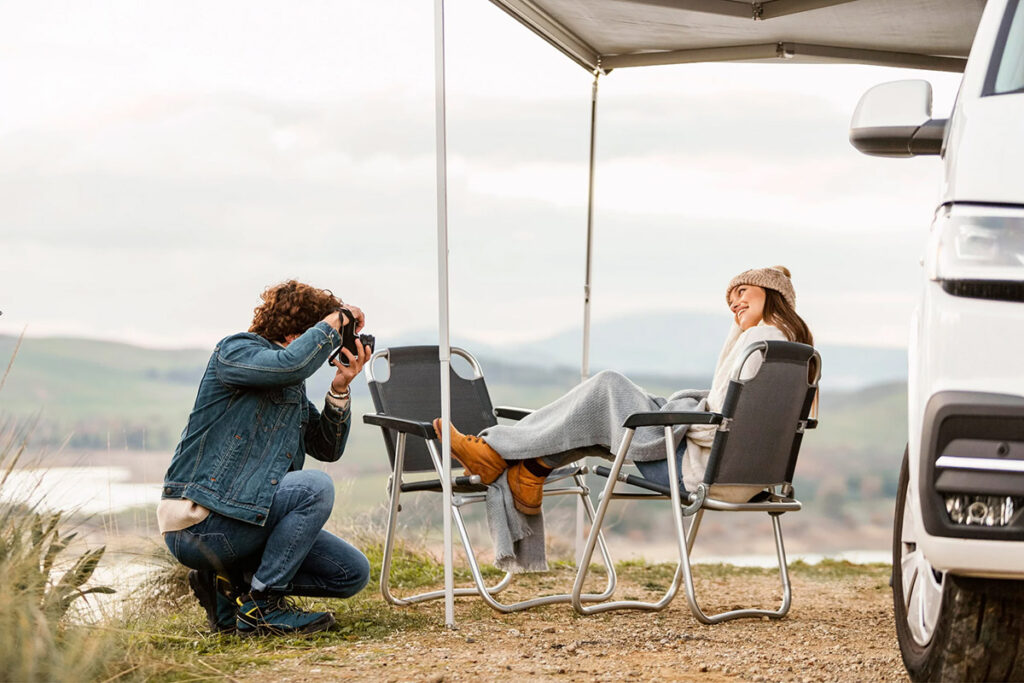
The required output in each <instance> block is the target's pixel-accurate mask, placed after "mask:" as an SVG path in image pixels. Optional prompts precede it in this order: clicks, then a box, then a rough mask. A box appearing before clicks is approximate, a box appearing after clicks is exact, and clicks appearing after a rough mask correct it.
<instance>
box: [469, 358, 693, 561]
mask: <svg viewBox="0 0 1024 683" xmlns="http://www.w3.org/2000/svg"><path fill="white" fill-rule="evenodd" d="M707 394H708V392H707V391H697V390H687V391H679V392H676V393H674V394H672V396H670V397H669V398H667V399H666V398H662V397H660V396H654V395H652V394H648V393H647V392H646V391H644V390H643V389H642V388H640V387H639V386H637V385H636V384H634V383H633V382H631V381H630V380H629V379H627V378H626V377H624V376H622V375H620V374H618V373H616V372H611V371H604V372H600V373H598V374H596V375H594V376H593V377H591V378H590V379H588V380H587V381H586V382H583V383H581V384H579V385H577V386H576V387H575V388H573V389H572V390H571V391H569V393H567V394H565V395H564V396H562V397H561V398H559V399H557V400H555V401H554V402H552V403H549V404H548V405H546V406H544V407H543V408H541V409H539V410H537V411H535V412H534V413H532V414H530V415H529V416H527V417H525V418H523V419H522V420H520V421H519V422H518V423H516V424H514V425H497V426H494V427H490V428H488V429H485V430H484V431H483V432H481V433H480V436H481V437H483V438H484V440H486V441H487V443H488V444H489V445H490V446H491V448H493V449H494V450H496V451H497V452H498V453H500V454H501V456H502V457H503V458H505V459H506V460H526V459H528V458H537V457H541V456H558V455H560V454H564V453H569V452H571V451H572V452H573V453H571V454H570V456H569V457H571V456H578V455H579V451H578V450H577V449H592V451H590V452H593V453H595V454H604V455H605V457H607V456H608V452H611V453H615V452H616V451H617V450H618V448H619V445H620V444H621V443H622V439H623V437H624V436H625V433H626V430H625V429H623V428H622V423H623V422H625V420H626V418H627V417H628V416H629V415H631V414H633V413H639V412H657V411H685V410H703V409H704V408H705V399H706V398H707ZM685 436H686V425H678V426H676V427H674V428H673V430H672V439H673V442H672V450H673V452H675V449H676V448H678V447H679V444H680V443H681V442H682V440H683V438H684V437H685ZM665 454H666V452H665V438H664V429H663V428H662V427H641V428H639V429H637V430H636V434H635V435H634V436H633V441H632V442H631V444H630V447H629V458H630V459H631V460H633V461H637V462H650V461H653V460H664V459H665ZM486 505H487V523H488V527H489V529H490V532H491V539H492V540H493V541H494V550H495V566H496V567H498V568H499V569H503V570H505V571H512V572H532V571H544V570H546V569H547V561H546V558H545V552H544V519H543V514H541V515H533V516H530V515H523V514H522V513H520V512H519V511H518V510H516V509H515V507H514V506H513V505H512V493H511V491H509V488H508V481H507V480H506V478H505V475H504V474H503V475H502V476H501V477H500V478H499V479H498V480H497V481H496V482H494V484H492V485H491V486H490V487H489V488H488V490H487V504H486Z"/></svg>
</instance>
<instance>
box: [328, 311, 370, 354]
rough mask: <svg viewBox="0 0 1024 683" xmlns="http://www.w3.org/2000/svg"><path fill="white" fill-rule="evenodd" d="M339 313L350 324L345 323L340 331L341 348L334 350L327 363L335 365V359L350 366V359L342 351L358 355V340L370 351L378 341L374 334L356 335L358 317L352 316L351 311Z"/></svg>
mask: <svg viewBox="0 0 1024 683" xmlns="http://www.w3.org/2000/svg"><path fill="white" fill-rule="evenodd" d="M338 312H339V313H340V314H342V316H343V318H348V322H347V323H343V324H342V326H341V329H339V330H338V332H339V333H340V334H341V346H339V347H338V348H336V349H335V350H334V352H333V353H332V354H331V356H330V358H328V359H327V362H328V363H334V359H335V358H337V359H338V360H339V361H341V364H342V365H345V366H348V358H347V357H346V356H344V355H343V354H342V353H341V350H342V349H348V350H349V351H350V352H352V355H357V354H358V351H357V349H356V339H358V340H359V341H360V342H362V344H363V346H364V347H365V348H369V349H373V346H374V342H375V341H376V340H375V339H374V338H373V335H372V334H356V317H355V316H354V315H352V312H351V311H350V310H348V309H347V308H339V309H338Z"/></svg>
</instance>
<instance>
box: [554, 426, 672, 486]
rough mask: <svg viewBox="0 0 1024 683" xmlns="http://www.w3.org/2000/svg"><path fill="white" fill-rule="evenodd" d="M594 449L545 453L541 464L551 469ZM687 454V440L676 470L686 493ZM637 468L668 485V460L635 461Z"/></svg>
mask: <svg viewBox="0 0 1024 683" xmlns="http://www.w3.org/2000/svg"><path fill="white" fill-rule="evenodd" d="M592 453H594V451H590V452H588V450H587V449H584V448H578V449H576V450H572V451H568V452H566V453H558V454H556V455H545V456H544V457H542V458H538V460H540V462H541V464H543V465H544V466H546V467H550V468H551V469H555V468H558V467H562V466H563V465H568V464H569V463H571V462H573V461H575V460H578V459H579V458H581V457H583V456H586V455H590V454H592ZM685 454H686V440H685V439H684V440H683V441H682V443H680V444H679V448H677V449H676V471H677V472H678V473H679V492H680V493H681V494H685V493H686V487H685V486H684V485H683V455H685ZM606 457H607V459H608V460H613V458H612V457H611V456H610V455H609V456H606ZM633 464H634V465H636V468H637V469H638V470H640V474H642V475H643V477H644V479H648V480H650V481H653V482H654V483H655V484H661V485H662V486H668V482H669V479H668V460H665V459H662V460H651V461H649V462H635V463H633Z"/></svg>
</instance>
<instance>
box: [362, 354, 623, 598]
mask: <svg viewBox="0 0 1024 683" xmlns="http://www.w3.org/2000/svg"><path fill="white" fill-rule="evenodd" d="M451 351H452V354H453V355H456V356H460V357H462V358H463V359H465V360H466V361H467V362H468V363H469V365H470V367H471V368H472V371H473V376H472V377H471V378H469V379H466V378H463V377H461V376H459V375H458V373H456V372H455V371H454V369H453V370H452V371H451V375H450V377H451V415H452V423H453V424H455V425H457V426H458V427H459V428H460V429H463V430H465V431H466V432H467V433H471V434H476V433H478V432H480V431H481V430H483V429H486V428H487V427H491V426H494V425H496V424H497V423H498V421H497V419H496V418H498V417H501V418H508V419H513V420H521V419H522V418H524V417H526V416H527V415H529V414H530V413H531V412H532V411H530V410H524V409H522V408H505V407H499V408H492V406H491V399H490V396H489V395H488V393H487V386H486V385H485V383H484V378H483V372H482V370H481V369H480V364H479V363H478V362H477V360H476V359H475V358H474V357H473V356H472V355H470V354H469V353H468V352H466V351H464V350H463V349H459V348H455V347H453V348H452V350H451ZM380 359H384V360H386V361H387V364H388V376H387V378H386V379H378V378H377V376H376V374H375V371H374V369H375V366H376V363H377V361H378V360H380ZM440 367H441V366H440V361H439V360H438V348H437V347H436V346H406V347H394V348H390V349H383V350H381V351H378V352H377V353H374V354H373V356H372V357H371V359H370V363H369V365H368V369H367V375H368V377H367V379H368V383H369V385H370V395H371V396H372V398H373V405H374V408H375V409H376V410H377V414H375V415H373V414H371V415H364V416H363V422H365V423H367V424H371V425H376V426H378V427H380V428H381V431H382V432H383V435H384V443H385V446H386V447H387V452H388V458H389V460H390V461H391V477H390V478H389V480H388V495H389V499H390V509H389V512H388V529H387V536H386V538H385V541H384V559H383V566H382V567H381V574H380V590H381V594H382V595H383V596H384V599H385V600H386V601H388V602H389V603H391V604H392V605H411V604H414V603H418V602H423V601H425V600H434V599H437V598H443V597H444V591H443V590H438V591H430V592H427V593H420V594H418V595H411V596H408V597H404V598H403V597H398V596H395V595H394V594H392V592H391V588H390V585H389V580H390V573H391V558H392V551H393V549H394V543H395V535H396V529H397V524H398V513H399V512H400V511H401V505H400V504H399V498H400V496H401V495H402V494H405V493H412V492H418V491H431V492H435V493H438V492H441V490H442V489H441V477H442V476H444V473H443V472H442V467H441V452H440V450H441V449H440V443H439V442H438V441H437V439H436V437H435V434H434V428H433V425H432V424H431V421H432V420H433V418H435V417H437V416H438V415H440V414H441V400H440V395H441V371H440ZM410 437H412V438H410ZM431 471H432V472H434V473H435V474H436V475H437V478H436V479H428V480H419V481H405V480H404V475H406V474H411V473H421V472H431ZM585 474H586V468H584V467H578V466H576V465H572V466H569V467H563V468H559V469H557V470H555V471H554V472H552V473H551V475H550V476H549V477H548V480H547V481H548V486H547V487H546V488H545V489H544V498H545V500H547V498H548V497H549V496H555V495H578V496H580V498H581V499H582V500H583V502H584V509H585V510H586V513H587V518H588V521H590V522H593V520H594V506H593V503H591V501H590V496H589V495H588V494H589V489H588V488H587V486H586V483H585V481H584V475H585ZM566 480H571V485H569V486H566V485H561V486H552V484H557V483H558V482H565V481H566ZM486 490H487V487H486V486H484V485H482V484H481V483H480V477H479V476H477V475H472V476H456V477H452V493H453V496H452V504H451V515H452V518H453V519H454V521H455V525H456V527H457V528H458V531H459V536H460V537H461V538H462V545H463V547H464V548H465V550H466V557H467V559H468V561H469V568H470V571H471V573H472V575H473V582H474V583H475V584H476V585H475V587H473V588H456V589H455V595H457V596H462V595H476V594H479V595H480V597H481V598H482V599H483V601H484V602H485V603H487V604H488V605H489V606H490V607H492V608H493V609H495V610H497V611H499V612H516V611H519V610H524V609H528V608H531V607H536V606H538V605H547V604H552V603H562V602H565V603H567V602H571V601H572V600H573V596H572V595H570V594H569V593H564V594H559V595H546V596H541V597H537V598H533V599H530V600H524V601H521V602H515V603H511V604H506V603H502V602H499V601H498V600H497V599H495V597H494V596H495V595H497V594H498V593H499V592H500V591H502V590H504V589H505V588H507V587H508V585H509V584H510V583H511V580H512V575H511V573H506V574H505V576H504V577H503V578H502V579H501V581H499V582H498V583H497V584H495V585H493V586H488V585H486V583H485V582H484V579H483V576H482V575H481V573H480V565H479V563H478V562H477V559H476V553H475V552H474V551H473V546H472V544H471V542H470V539H469V533H468V531H467V529H466V524H465V522H464V521H463V518H462V512H461V509H462V507H464V506H466V505H469V504H472V503H481V502H483V501H484V500H485V498H486ZM594 544H595V545H596V546H597V547H599V548H600V551H601V555H602V558H603V560H604V565H605V567H606V568H607V570H608V577H607V585H606V587H605V590H604V591H603V592H602V593H599V594H583V593H582V589H581V590H580V591H577V595H576V596H575V599H576V600H577V601H578V602H596V601H602V600H607V599H608V598H609V597H611V595H612V593H613V592H614V590H615V569H614V567H613V565H612V562H611V558H610V557H609V555H608V549H607V546H606V545H605V542H604V537H603V536H602V535H601V534H600V533H598V534H597V535H596V536H594Z"/></svg>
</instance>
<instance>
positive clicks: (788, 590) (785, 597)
mask: <svg viewBox="0 0 1024 683" xmlns="http://www.w3.org/2000/svg"><path fill="white" fill-rule="evenodd" d="M771 517H772V527H773V529H774V532H775V556H776V559H777V560H778V567H779V578H780V580H781V583H782V605H781V606H780V607H779V609H777V610H767V609H735V610H729V611H728V612H719V613H718V614H712V615H708V614H705V613H704V611H703V610H702V609H701V608H700V605H699V604H697V596H696V595H695V593H694V590H693V578H692V574H691V572H690V567H689V558H687V563H686V570H685V571H686V573H687V576H688V577H689V578H688V580H687V584H686V600H687V602H689V603H690V611H691V612H693V616H694V617H696V618H697V620H698V621H700V622H701V623H703V624H720V623H722V622H723V621H731V620H732V619H743V618H750V617H768V618H770V619H781V618H782V617H784V616H786V614H787V613H788V612H789V607H790V605H791V604H792V600H793V590H792V587H791V586H790V583H789V568H788V567H787V566H786V548H785V546H784V545H783V542H782V522H781V521H780V520H779V517H780V515H772V516H771Z"/></svg>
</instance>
